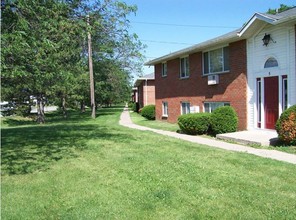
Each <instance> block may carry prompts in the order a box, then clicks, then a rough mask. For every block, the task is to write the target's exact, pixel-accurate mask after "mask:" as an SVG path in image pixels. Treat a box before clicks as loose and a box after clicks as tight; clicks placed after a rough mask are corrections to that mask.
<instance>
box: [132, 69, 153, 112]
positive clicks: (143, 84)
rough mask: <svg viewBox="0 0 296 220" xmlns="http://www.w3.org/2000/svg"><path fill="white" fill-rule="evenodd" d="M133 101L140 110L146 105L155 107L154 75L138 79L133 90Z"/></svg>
mask: <svg viewBox="0 0 296 220" xmlns="http://www.w3.org/2000/svg"><path fill="white" fill-rule="evenodd" d="M132 97H133V101H134V102H136V103H138V107H139V108H143V107H144V106H146V105H155V78H154V73H151V74H147V75H145V76H142V77H140V78H138V79H137V80H136V82H135V84H134V88H133V96H132Z"/></svg>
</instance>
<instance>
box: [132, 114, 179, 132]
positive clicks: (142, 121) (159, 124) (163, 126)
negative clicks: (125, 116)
mask: <svg viewBox="0 0 296 220" xmlns="http://www.w3.org/2000/svg"><path fill="white" fill-rule="evenodd" d="M130 116H131V119H132V121H133V123H135V124H137V125H142V126H146V127H149V128H155V129H160V130H166V131H175V132H177V131H178V130H179V129H180V128H179V126H178V124H177V123H175V124H173V123H168V122H163V121H157V120H148V119H146V118H144V117H142V116H141V115H140V114H138V113H136V112H130Z"/></svg>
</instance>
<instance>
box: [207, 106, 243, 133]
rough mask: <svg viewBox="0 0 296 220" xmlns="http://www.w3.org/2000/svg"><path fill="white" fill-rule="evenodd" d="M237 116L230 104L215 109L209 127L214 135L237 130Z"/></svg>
mask: <svg viewBox="0 0 296 220" xmlns="http://www.w3.org/2000/svg"><path fill="white" fill-rule="evenodd" d="M237 126H238V117H237V114H236V112H235V110H234V109H233V108H232V107H231V106H223V107H219V108H217V109H215V110H214V111H213V113H212V115H211V129H212V132H213V134H214V135H216V134H223V133H229V132H235V131H237Z"/></svg>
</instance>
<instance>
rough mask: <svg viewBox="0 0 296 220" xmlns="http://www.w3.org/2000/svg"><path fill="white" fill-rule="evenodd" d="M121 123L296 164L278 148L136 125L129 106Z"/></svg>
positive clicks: (291, 156)
mask: <svg viewBox="0 0 296 220" xmlns="http://www.w3.org/2000/svg"><path fill="white" fill-rule="evenodd" d="M119 124H120V125H122V126H125V127H129V128H133V129H138V130H142V131H152V132H155V133H157V134H162V135H166V136H169V137H174V138H178V139H182V140H186V141H190V142H193V143H198V144H203V145H208V146H210V147H216V148H221V149H225V150H231V151H238V152H244V153H249V154H254V155H257V156H260V157H265V158H271V159H274V160H279V161H284V162H288V163H292V164H296V155H294V154H288V153H285V152H281V151H276V150H265V149H256V148H252V147H247V146H243V145H239V144H231V143H227V142H224V141H218V140H213V139H209V138H204V137H201V136H191V135H186V134H179V133H176V132H171V131H163V130H158V129H153V128H148V127H144V126H140V125H136V124H134V123H133V122H132V120H131V118H130V115H129V111H128V109H127V108H125V109H124V111H123V112H122V114H121V116H120V121H119Z"/></svg>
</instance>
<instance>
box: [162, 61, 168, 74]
mask: <svg viewBox="0 0 296 220" xmlns="http://www.w3.org/2000/svg"><path fill="white" fill-rule="evenodd" d="M167 75H168V68H167V63H162V65H161V76H162V77H165V76H167Z"/></svg>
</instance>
